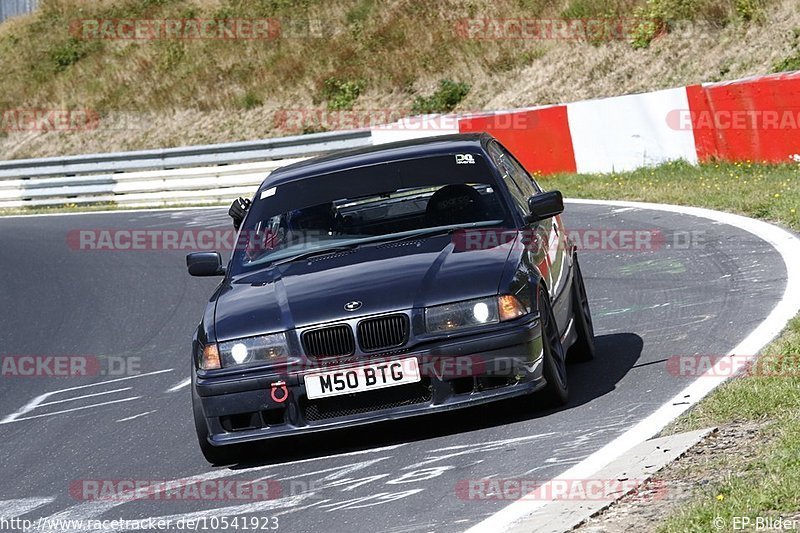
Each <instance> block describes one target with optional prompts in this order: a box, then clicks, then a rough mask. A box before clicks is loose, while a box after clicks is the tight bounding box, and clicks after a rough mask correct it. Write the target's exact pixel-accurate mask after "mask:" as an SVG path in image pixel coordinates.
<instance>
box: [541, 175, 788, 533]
mask: <svg viewBox="0 0 800 533" xmlns="http://www.w3.org/2000/svg"><path fill="white" fill-rule="evenodd" d="M541 181H542V182H543V184H544V185H545V186H546V187H548V188H551V189H556V188H557V189H560V190H561V191H562V192H563V193H564V194H565V196H567V197H570V196H571V197H583V198H605V199H609V198H613V199H628V200H640V201H649V202H666V203H673V204H682V205H693V206H700V207H708V208H713V209H718V210H722V211H731V212H735V213H740V214H743V215H747V216H751V217H754V218H759V219H764V220H768V221H771V222H776V223H779V224H782V225H784V226H787V227H789V228H791V229H793V230H795V231H798V230H800V218H799V217H798V213H797V210H798V209H800V165H798V164H785V165H762V164H755V163H747V162H744V163H719V164H706V165H701V166H699V167H694V166H691V165H688V164H686V163H670V164H667V165H662V166H660V167H658V168H651V169H641V170H637V171H634V172H625V173H619V174H611V175H588V174H583V175H581V174H578V175H566V174H563V175H556V176H552V177H547V178H541ZM795 268H798V266H797V265H795ZM762 353H763V354H764V355H762V358H761V360H760V362H759V363H756V365H755V367H754V369H753V370H752V371H751V372H750V374H749V375H746V376H743V377H740V378H737V379H733V380H731V381H729V382H727V383H725V384H724V385H722V386H721V387H719V388H718V389H717V390H715V391H714V392H713V393H712V394H710V395H709V396H708V397H707V398H706V399H704V400H703V401H702V402H700V403H699V404H698V405H697V406H696V407H695V408H693V409H692V410H690V411H689V412H688V413H686V414H685V415H684V416H683V417H681V418H680V419H679V420H677V421H676V422H675V423H673V425H672V426H671V427H670V428H668V429H667V430H666V431H665V432H666V433H674V432H680V431H689V430H692V429H699V428H702V427H709V426H722V425H725V424H729V423H732V422H752V421H760V422H766V423H765V425H764V429H762V430H761V431H760V432H758V433H757V434H756V435H755V436H754V437H753V438H755V439H759V440H760V441H761V442H759V446H756V447H755V448H756V450H757V451H756V454H755V456H754V457H748V458H736V461H737V462H738V463H740V464H742V468H741V469H740V471H739V472H738V474H737V475H735V476H728V477H726V478H725V479H723V480H722V481H720V482H716V483H712V484H710V486H706V487H704V488H700V489H698V490H697V492H696V493H695V494H694V495H693V499H692V501H691V502H690V503H688V504H686V505H684V506H683V507H680V508H678V510H677V511H674V512H673V513H672V514H671V515H670V516H668V517H665V518H666V519H665V520H664V521H663V522H662V523H661V524H660V525H659V526H658V529H659V531H661V532H664V533H684V532H697V533H701V532H703V533H704V532H707V531H714V530H715V528H714V522H713V521H714V519H718V520H722V521H723V522H722V523H723V524H724V527H723V528H721V529H719V530H723V531H730V530H732V529H733V522H732V520H733V517H734V516H749V517H751V518H752V520H755V518H756V517H759V516H760V517H764V516H771V517H778V516H782V517H783V518H791V516H792V514H793V513H796V512H797V510H798V509H800V316H798V317H795V318H794V320H793V321H792V322H791V323H790V324H789V326H788V327H787V328H786V330H785V331H784V332H783V334H782V335H781V336H780V337H779V338H778V339H777V340H776V341H774V342H773V343H772V344H771V345H770V346H768V347H767V348H766V349H765V350H764V351H763V352H762ZM780 362H782V363H783V366H777V365H778V364H779V363H780ZM765 364H769V365H770V366H764V365H765ZM761 368H785V369H788V370H789V372H786V374H788V375H774V373H773V375H770V372H768V371H764V372H760V371H759V369H761ZM718 517H719V518H718ZM753 523H755V522H753Z"/></svg>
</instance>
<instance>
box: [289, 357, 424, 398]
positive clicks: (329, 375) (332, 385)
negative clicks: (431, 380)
mask: <svg viewBox="0 0 800 533" xmlns="http://www.w3.org/2000/svg"><path fill="white" fill-rule="evenodd" d="M303 379H305V382H306V395H307V396H308V398H309V399H312V400H313V399H314V398H328V397H330V396H339V395H341V394H352V393H354V392H364V391H368V390H375V389H383V388H385V387H394V386H396V385H404V384H406V383H416V382H418V381H419V380H420V376H419V364H418V363H417V359H416V358H415V357H411V358H408V359H398V360H396V361H382V362H380V363H371V364H368V365H362V366H355V367H350V368H340V369H337V370H331V371H330V372H320V373H318V374H309V375H307V376H305V377H304V378H303Z"/></svg>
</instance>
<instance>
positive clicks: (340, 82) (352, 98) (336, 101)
mask: <svg viewBox="0 0 800 533" xmlns="http://www.w3.org/2000/svg"><path fill="white" fill-rule="evenodd" d="M363 88H364V83H363V82H361V81H353V80H344V79H340V78H327V79H326V80H325V81H323V82H322V98H323V99H324V100H325V101H327V102H328V109H329V110H331V111H340V110H347V109H353V104H355V102H356V100H357V99H358V97H359V95H361V91H362V90H363Z"/></svg>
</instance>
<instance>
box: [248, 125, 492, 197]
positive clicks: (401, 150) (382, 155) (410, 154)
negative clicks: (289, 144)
mask: <svg viewBox="0 0 800 533" xmlns="http://www.w3.org/2000/svg"><path fill="white" fill-rule="evenodd" d="M491 138H492V137H491V135H489V134H487V133H459V134H455V135H440V136H436V137H425V138H421V139H411V140H407V141H400V142H393V143H386V144H378V145H374V146H367V147H364V148H356V149H353V150H346V151H343V152H336V153H334V154H330V155H324V156H320V157H314V158H312V159H307V160H305V161H300V162H298V163H294V164H291V165H287V166H285V167H281V168H279V169H277V170H275V171H273V172H272V173H271V174H270V175H269V176H268V177H267V179H266V180H264V182H263V183H262V184H261V188H265V187H274V186H276V185H280V184H282V183H287V182H289V181H295V180H299V179H303V178H307V177H311V176H318V175H320V174H328V173H330V172H336V171H339V170H346V169H348V168H356V167H362V166H368V165H375V164H378V163H385V162H390V161H399V160H403V159H413V158H417V157H432V156H437V155H447V154H450V153H452V152H454V151H459V152H465V153H474V152H475V151H476V150H481V149H482V147H481V145H482V143H485V142H487V141H488V140H490V139H491Z"/></svg>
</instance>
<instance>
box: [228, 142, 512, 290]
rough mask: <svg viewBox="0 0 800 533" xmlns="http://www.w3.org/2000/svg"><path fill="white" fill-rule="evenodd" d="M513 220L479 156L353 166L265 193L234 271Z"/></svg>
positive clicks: (247, 229)
mask: <svg viewBox="0 0 800 533" xmlns="http://www.w3.org/2000/svg"><path fill="white" fill-rule="evenodd" d="M509 220H510V218H509V214H508V210H507V209H506V207H505V202H504V201H503V200H502V197H501V195H500V194H499V193H498V187H497V183H496V181H495V179H494V177H493V175H492V173H491V172H490V169H489V168H488V166H487V165H486V162H485V161H484V160H483V158H482V157H481V156H480V155H479V154H458V155H456V154H453V155H446V156H435V157H425V158H417V159H409V160H402V161H395V162H389V163H380V164H375V165H369V166H364V167H357V168H351V169H347V170H343V171H337V172H332V173H327V174H320V175H317V176H312V177H307V178H302V179H298V180H293V181H288V182H286V183H283V184H279V185H277V186H274V187H267V188H262V189H261V190H259V192H258V194H257V195H256V198H255V200H254V202H253V205H252V207H251V208H250V210H249V212H248V214H247V217H246V219H245V221H244V224H243V226H242V230H241V234H240V237H239V243H241V244H243V245H242V246H237V249H236V252H235V254H234V259H233V273H234V274H236V273H239V272H242V271H247V270H250V269H253V268H256V267H258V266H260V265H261V266H263V265H266V264H269V263H273V262H277V261H283V260H286V261H289V260H291V259H292V258H293V257H297V256H301V255H306V254H309V253H312V254H313V253H315V252H320V253H323V252H324V251H325V250H328V249H338V248H341V247H353V246H359V245H362V244H367V243H370V242H383V241H386V240H393V239H402V238H403V237H406V236H412V235H416V234H421V235H425V234H427V233H437V232H439V231H446V230H449V229H455V228H461V227H470V226H489V225H491V226H497V227H506V226H508V224H509V222H508V221H509Z"/></svg>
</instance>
